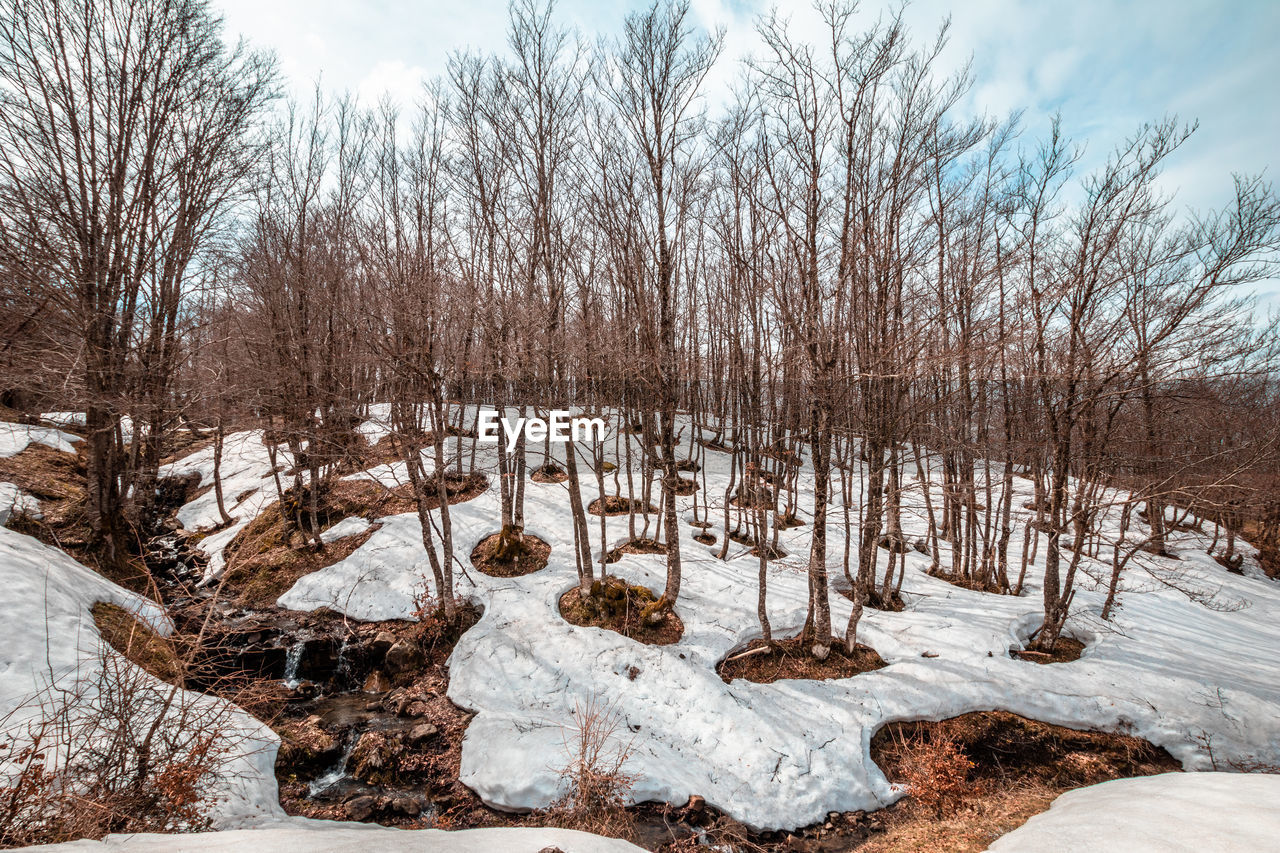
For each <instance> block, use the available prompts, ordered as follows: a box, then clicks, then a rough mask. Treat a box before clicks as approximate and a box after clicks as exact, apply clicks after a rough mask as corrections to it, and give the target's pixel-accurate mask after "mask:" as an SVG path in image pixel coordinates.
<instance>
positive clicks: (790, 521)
mask: <svg viewBox="0 0 1280 853" xmlns="http://www.w3.org/2000/svg"><path fill="white" fill-rule="evenodd" d="M773 524H774V526H775V527H777V528H778V529H779V530H790V529H792V528H793V527H804V524H805V523H804V519H802V518H800V517H798V516H797V515H796V514H795V513H791V514H790V515H775V516H774V517H773Z"/></svg>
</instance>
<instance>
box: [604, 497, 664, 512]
mask: <svg viewBox="0 0 1280 853" xmlns="http://www.w3.org/2000/svg"><path fill="white" fill-rule="evenodd" d="M587 512H589V513H591V514H592V515H601V514H603V515H627V514H628V513H632V512H635V513H644V512H646V510H645V503H644V501H642V500H640V499H639V498H631V499H627V498H624V497H622V496H621V495H606V496H605V498H604V506H603V513H602V511H601V503H600V498H596V499H595V500H593V501H592V502H591V503H589V504H587ZM647 512H648V513H649V514H650V515H657V514H658V508H657V507H656V506H654V505H653V504H649V508H648V510H647Z"/></svg>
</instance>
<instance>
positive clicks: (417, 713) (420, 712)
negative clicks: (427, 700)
mask: <svg viewBox="0 0 1280 853" xmlns="http://www.w3.org/2000/svg"><path fill="white" fill-rule="evenodd" d="M426 715H427V706H426V705H425V704H424V703H423V702H421V701H419V700H416V699H415V700H414V701H412V702H410V703H409V704H408V705H406V706H405V709H404V716H406V717H425V716H426Z"/></svg>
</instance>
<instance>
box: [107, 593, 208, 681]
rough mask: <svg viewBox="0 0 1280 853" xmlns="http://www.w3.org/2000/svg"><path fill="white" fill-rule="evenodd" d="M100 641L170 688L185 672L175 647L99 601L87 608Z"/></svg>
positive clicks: (118, 608)
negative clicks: (167, 684) (104, 641)
mask: <svg viewBox="0 0 1280 853" xmlns="http://www.w3.org/2000/svg"><path fill="white" fill-rule="evenodd" d="M91 612H92V613H93V622H94V624H95V625H97V626H98V631H99V633H101V634H102V639H104V640H106V642H107V644H108V645H110V646H111V647H112V648H113V649H115V650H116V651H118V652H119V653H120V654H122V655H124V656H125V657H126V658H128V659H129V660H131V661H133V662H134V663H136V664H137V665H138V666H140V667H142V668H143V669H145V670H146V671H147V672H149V673H151V674H152V675H154V676H156V677H157V678H159V679H161V680H162V681H167V682H169V683H170V684H174V683H177V682H178V681H179V680H180V679H181V678H182V676H183V674H184V673H185V672H186V663H185V661H184V660H183V659H182V655H181V654H180V652H179V648H178V645H177V644H176V643H175V642H174V641H173V640H171V639H169V638H167V637H161V636H160V635H159V634H156V633H155V632H153V631H152V630H151V629H150V628H148V627H147V626H146V625H145V624H143V623H142V622H141V621H139V620H138V619H136V618H135V617H134V616H133V614H132V613H130V612H129V611H127V610H125V609H124V608H123V607H121V606H119V605H118V604H112V603H110V602H106V601H99V602H97V603H96V604H94V605H93V607H92V608H91Z"/></svg>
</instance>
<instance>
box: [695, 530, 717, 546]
mask: <svg viewBox="0 0 1280 853" xmlns="http://www.w3.org/2000/svg"><path fill="white" fill-rule="evenodd" d="M693 541H694V542H698V543H700V544H702V545H714V544H716V541H717V540H716V537H715V535H714V534H711V533H705V532H704V533H697V534H695V535H694V537H693Z"/></svg>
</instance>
